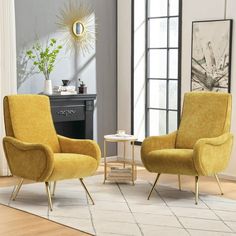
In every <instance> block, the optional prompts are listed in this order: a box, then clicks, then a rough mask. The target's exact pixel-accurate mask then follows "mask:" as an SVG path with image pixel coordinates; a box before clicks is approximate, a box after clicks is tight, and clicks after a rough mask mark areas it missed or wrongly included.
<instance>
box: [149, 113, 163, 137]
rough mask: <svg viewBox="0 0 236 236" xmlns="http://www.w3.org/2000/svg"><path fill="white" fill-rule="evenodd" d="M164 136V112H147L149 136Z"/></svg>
mask: <svg viewBox="0 0 236 236" xmlns="http://www.w3.org/2000/svg"><path fill="white" fill-rule="evenodd" d="M163 134H166V111H158V110H151V109H150V110H149V135H163Z"/></svg>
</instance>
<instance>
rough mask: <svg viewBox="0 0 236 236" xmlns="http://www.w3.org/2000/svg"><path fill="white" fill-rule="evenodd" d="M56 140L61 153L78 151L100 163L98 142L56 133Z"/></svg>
mask: <svg viewBox="0 0 236 236" xmlns="http://www.w3.org/2000/svg"><path fill="white" fill-rule="evenodd" d="M58 140H59V143H60V146H61V151H62V152H63V153H78V154H83V155H88V156H91V157H93V158H95V159H96V160H97V162H98V165H99V163H100V159H101V150H100V148H99V146H98V144H97V143H96V142H95V141H93V140H88V139H71V138H66V137H63V136H61V135H58Z"/></svg>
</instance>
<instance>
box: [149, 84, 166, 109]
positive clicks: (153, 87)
mask: <svg viewBox="0 0 236 236" xmlns="http://www.w3.org/2000/svg"><path fill="white" fill-rule="evenodd" d="M149 107H152V108H166V81H163V80H150V81H149Z"/></svg>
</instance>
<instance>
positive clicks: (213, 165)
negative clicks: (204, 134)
mask: <svg viewBox="0 0 236 236" xmlns="http://www.w3.org/2000/svg"><path fill="white" fill-rule="evenodd" d="M232 145H233V135H232V134H230V133H225V134H223V135H220V136H218V137H215V138H202V139H199V140H198V141H197V142H196V144H195V145H194V147H193V161H194V165H195V168H196V170H197V172H198V173H199V175H212V174H215V173H218V172H220V171H222V170H224V169H225V168H226V167H227V164H228V162H229V159H230V154H231V150H232Z"/></svg>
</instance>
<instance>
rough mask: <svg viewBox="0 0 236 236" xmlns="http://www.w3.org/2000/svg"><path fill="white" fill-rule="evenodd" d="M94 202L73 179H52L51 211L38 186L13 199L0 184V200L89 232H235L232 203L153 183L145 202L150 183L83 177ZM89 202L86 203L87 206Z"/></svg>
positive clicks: (234, 205) (26, 187) (27, 187)
mask: <svg viewBox="0 0 236 236" xmlns="http://www.w3.org/2000/svg"><path fill="white" fill-rule="evenodd" d="M84 181H85V183H86V185H87V187H88V189H89V190H90V192H91V194H92V196H93V199H94V201H95V205H91V203H90V202H89V201H88V198H87V196H86V194H85V191H84V189H83V188H82V186H81V185H80V182H79V181H77V180H70V181H61V182H58V183H57V189H56V194H55V197H54V199H53V208H54V209H53V212H49V211H48V206H47V197H46V192H45V187H44V184H42V183H37V184H28V185H23V186H22V189H21V191H20V193H19V195H18V197H17V199H16V201H9V197H10V195H11V192H12V187H11V188H10V187H7V188H0V202H1V203H3V204H6V205H10V206H12V207H14V208H18V209H21V210H24V211H27V212H30V213H33V214H36V215H39V216H42V217H45V218H48V219H50V220H53V221H56V222H59V223H62V224H65V225H68V226H71V227H74V228H77V229H80V230H83V231H85V232H88V233H91V234H93V235H98V236H100V235H102V236H108V235H109V236H112V235H135V236H136V235H137V236H139V235H145V236H146V235H147V236H152V235H154V236H157V235H165V236H166V235H178V236H181V235H204V236H205V235H206V236H208V235H227V236H228V235H236V201H234V200H229V199H226V198H224V197H215V196H207V195H200V199H199V204H198V206H196V205H195V204H194V194H193V193H192V192H186V191H179V190H178V189H175V188H174V187H175V186H163V185H161V186H160V185H158V186H157V189H158V191H154V192H153V194H152V196H151V199H150V200H149V201H148V200H146V199H147V195H148V193H149V191H150V188H151V184H150V183H148V182H146V181H142V180H138V181H136V184H135V186H133V185H130V184H116V183H109V182H107V183H106V184H105V185H104V184H103V183H102V182H103V176H93V177H89V178H87V179H85V180H84ZM88 202H89V204H88Z"/></svg>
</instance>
